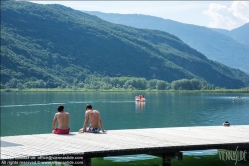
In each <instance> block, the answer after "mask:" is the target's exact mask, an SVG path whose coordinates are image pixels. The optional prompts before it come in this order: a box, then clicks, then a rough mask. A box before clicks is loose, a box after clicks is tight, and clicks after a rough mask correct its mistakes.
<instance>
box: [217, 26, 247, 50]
mask: <svg viewBox="0 0 249 166" xmlns="http://www.w3.org/2000/svg"><path fill="white" fill-rule="evenodd" d="M213 30H215V31H217V32H220V33H223V34H225V35H227V36H229V37H231V38H233V39H234V40H236V41H238V42H239V43H241V44H243V45H245V46H246V47H248V48H249V23H246V24H244V25H242V26H240V27H238V28H236V29H233V30H231V31H228V30H224V29H213Z"/></svg>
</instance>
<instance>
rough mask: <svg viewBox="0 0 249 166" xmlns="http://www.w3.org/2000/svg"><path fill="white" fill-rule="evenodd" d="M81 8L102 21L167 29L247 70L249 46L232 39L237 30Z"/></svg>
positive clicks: (209, 54)
mask: <svg viewBox="0 0 249 166" xmlns="http://www.w3.org/2000/svg"><path fill="white" fill-rule="evenodd" d="M83 12H86V13H88V14H92V15H96V16H98V17H100V18H102V19H104V20H106V21H109V22H112V23H116V24H122V25H127V26H132V27H135V28H146V29H156V30H161V31H165V32H168V33H171V34H173V35H175V36H177V37H179V38H180V39H181V40H183V42H185V43H186V44H188V45H189V46H190V47H192V48H194V49H196V50H198V51H200V52H201V53H203V54H204V55H205V56H207V57H208V58H209V59H211V60H215V61H217V62H220V63H223V64H225V65H227V66H230V67H233V68H238V69H241V70H243V71H245V72H247V73H249V65H248V64H249V47H246V46H244V45H243V44H241V43H239V42H238V41H236V40H234V39H232V38H233V37H236V36H238V35H237V33H236V32H237V31H235V32H234V33H232V32H231V34H232V35H231V36H233V37H232V38H231V37H229V36H227V35H224V34H222V33H218V32H216V31H214V30H212V29H209V28H206V27H201V26H196V25H191V24H184V23H180V22H176V21H172V20H166V19H162V18H159V17H153V16H147V15H141V14H139V15H138V14H112V13H101V12H89V11H83ZM247 31H248V30H247ZM243 32H244V31H243ZM224 33H225V32H224ZM241 34H242V35H243V33H240V36H241ZM245 39H247V40H245ZM248 39H249V38H248V35H244V38H243V40H245V41H248Z"/></svg>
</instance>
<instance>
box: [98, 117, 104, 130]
mask: <svg viewBox="0 0 249 166" xmlns="http://www.w3.org/2000/svg"><path fill="white" fill-rule="evenodd" d="M99 125H100V127H101V129H102V132H105V130H104V127H103V123H102V120H101V118H100V117H99Z"/></svg>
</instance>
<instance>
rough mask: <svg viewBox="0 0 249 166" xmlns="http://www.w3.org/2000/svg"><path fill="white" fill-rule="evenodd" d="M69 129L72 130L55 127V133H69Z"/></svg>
mask: <svg viewBox="0 0 249 166" xmlns="http://www.w3.org/2000/svg"><path fill="white" fill-rule="evenodd" d="M69 130H70V128H69V129H66V130H62V129H59V128H56V129H54V134H69Z"/></svg>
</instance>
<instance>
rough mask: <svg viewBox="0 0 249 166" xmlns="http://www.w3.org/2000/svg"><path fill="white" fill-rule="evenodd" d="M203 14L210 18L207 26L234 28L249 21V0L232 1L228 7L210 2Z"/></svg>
mask: <svg viewBox="0 0 249 166" xmlns="http://www.w3.org/2000/svg"><path fill="white" fill-rule="evenodd" d="M203 14H205V15H207V16H208V17H209V19H210V22H209V24H208V26H209V27H212V28H222V29H234V28H237V27H239V26H241V25H243V24H245V23H247V22H249V2H248V1H233V3H232V5H231V6H230V7H227V6H225V5H221V4H217V3H211V4H210V5H209V8H208V9H207V10H204V11H203Z"/></svg>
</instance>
